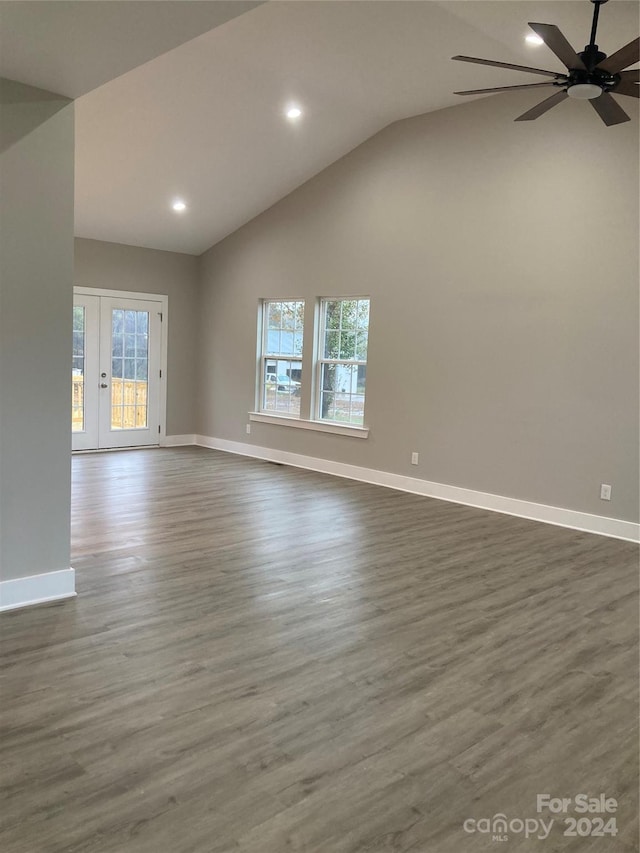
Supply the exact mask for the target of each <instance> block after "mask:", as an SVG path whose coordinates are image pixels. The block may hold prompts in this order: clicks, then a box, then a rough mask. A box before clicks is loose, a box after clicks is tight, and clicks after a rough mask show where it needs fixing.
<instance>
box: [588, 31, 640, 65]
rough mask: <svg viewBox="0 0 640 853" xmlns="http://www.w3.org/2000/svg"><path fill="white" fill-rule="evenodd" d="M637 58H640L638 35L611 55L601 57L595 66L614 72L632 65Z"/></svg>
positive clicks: (639, 38)
mask: <svg viewBox="0 0 640 853" xmlns="http://www.w3.org/2000/svg"><path fill="white" fill-rule="evenodd" d="M638 60H640V36H638V38H637V39H634V40H633V41H630V42H629V44H625V46H624V47H621V48H620V50H616V52H615V53H612V54H611V56H608V57H607V58H606V59H603V60H602V62H601V63H600V64H599V65H596V68H599V69H601V70H602V71H608V72H609V73H610V74H616V73H617V72H618V71H622V69H623V68H626V67H627V65H633V63H634V62H638Z"/></svg>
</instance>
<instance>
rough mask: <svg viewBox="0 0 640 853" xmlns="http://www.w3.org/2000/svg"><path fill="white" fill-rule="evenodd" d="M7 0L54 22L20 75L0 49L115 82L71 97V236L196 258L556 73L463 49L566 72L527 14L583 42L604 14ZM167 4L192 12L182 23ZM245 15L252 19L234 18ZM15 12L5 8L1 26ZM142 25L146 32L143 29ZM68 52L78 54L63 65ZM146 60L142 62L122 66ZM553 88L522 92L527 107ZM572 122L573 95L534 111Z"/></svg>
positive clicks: (504, 8) (575, 9) (502, 6)
mask: <svg viewBox="0 0 640 853" xmlns="http://www.w3.org/2000/svg"><path fill="white" fill-rule="evenodd" d="M6 6H20V7H25V6H27V7H34V6H39V7H41V6H44V7H47V14H46V26H45V24H44V23H42V21H40V20H39V19H38V20H36V18H37V17H38V16H37V15H31V16H30V15H28V14H26V13H21V15H22V21H21V26H24V27H25V30H26V32H25V36H26V37H28V38H29V39H31V45H30V46H31V48H33V47H34V46H37V44H38V43H40V44H43V41H42V40H43V39H45V37H46V36H47V33H49V34H50V39H49V42H50V43H49V45H48V47H47V50H46V55H44V56H43V55H42V53H41V52H40V53H37V56H36V57H35V58H34V54H33V53H32V54H31V56H28V53H29V51H28V50H25V51H22V52H21V51H20V50H19V49H18V48H16V47H14V48H13V49H12V54H11V57H10V62H11V67H12V68H13V69H14V73H13V74H11V73H7V72H6V65H5V60H4V58H3V60H2V64H0V71H1V72H2V73H3V74H4V76H9V77H13V79H20V80H21V81H22V82H27V83H31V84H32V85H37V86H41V87H43V88H48V89H54V90H56V87H58V89H57V90H58V91H61V92H62V93H63V94H69V93H72V94H76V95H77V94H78V93H79V92H82V91H87V89H88V88H91V85H92V83H91V80H93V81H94V83H95V80H98V81H99V82H102V80H103V79H104V78H105V75H106V77H109V76H111V77H116V79H112V80H111V82H108V83H106V84H105V85H100V86H99V88H96V89H94V90H93V91H89V92H88V93H87V94H84V95H82V97H79V99H78V100H77V102H76V127H77V134H76V140H77V142H76V164H77V165H76V233H77V234H78V235H79V236H82V237H92V238H95V239H99V240H107V241H113V242H119V243H128V244H133V245H139V246H148V247H153V248H161V249H170V250H173V251H179V252H188V253H193V254H200V253H201V252H203V251H204V250H206V249H207V248H208V247H209V246H211V245H212V244H214V243H216V242H217V241H219V240H221V239H222V238H223V237H225V236H226V235H227V234H229V233H231V232H232V231H234V230H235V229H237V228H238V227H240V226H241V225H242V224H244V223H245V222H247V221H248V220H250V219H251V218H253V217H254V216H256V215H257V214H258V213H260V212H261V211H263V210H265V209H266V208H267V207H269V206H270V205H272V204H274V203H275V202H276V201H278V200H279V199H280V198H282V197H283V196H284V195H286V194H287V193H289V192H291V191H292V190H293V189H295V188H296V187H297V186H299V185H300V184H301V183H303V182H304V181H306V180H308V179H309V178H310V177H312V176H313V175H314V174H316V173H317V172H319V171H320V170H322V169H323V168H325V167H326V166H327V165H329V164H330V163H332V162H333V161H335V160H336V159H338V158H339V157H341V156H342V155H343V154H345V153H347V152H348V151H349V150H351V149H352V148H354V147H355V146H356V145H358V144H359V143H361V142H362V141H363V140H365V139H366V138H368V137H369V136H371V135H372V134H374V133H376V132H377V131H378V130H380V129H381V128H383V127H384V126H385V125H387V124H389V123H390V122H393V121H396V120H397V119H400V118H405V117H408V116H412V115H417V114H420V113H424V112H428V111H431V110H436V109H441V108H443V107H448V106H451V105H454V104H459V103H461V102H463V100H464V99H463V98H461V97H459V96H455V95H453V94H452V92H453V91H454V90H456V89H469V88H479V87H483V86H493V85H495V86H499V85H512V84H517V83H528V82H541V80H542V79H543V78H540V77H533V76H530V75H526V74H521V73H519V72H514V71H506V70H502V69H495V68H486V67H481V66H473V65H469V64H467V63H458V62H451V61H450V57H451V56H453V55H454V54H456V53H462V54H469V55H472V56H481V57H486V58H491V59H499V60H504V61H507V62H516V63H520V64H525V65H534V66H537V67H541V68H548V69H551V70H559V71H562V70H563V67H562V66H561V65H560V63H559V61H558V60H556V58H555V57H554V56H553V54H551V52H550V51H549V50H548V49H547V48H546V47H544V46H542V47H540V48H530V47H528V46H526V45H525V42H524V36H525V35H526V33H527V32H529V30H528V28H527V21H538V22H546V23H555V24H557V25H558V26H559V27H560V28H561V29H562V31H563V32H564V33H565V35H566V36H567V38H568V39H569V41H570V42H571V43H572V44H573V45H574V47H575V48H576V49H578V50H580V49H582V47H583V46H584V45H585V44H586V42H587V41H588V36H589V29H590V23H591V14H592V10H593V6H592V4H591V3H589V2H587V0H568V2H549V0H542V2H527V0H516V2H514V0H510V1H509V0H492V2H484V0H470V2H465V1H464V0H444V2H436V1H435V0H418V2H404V0H376V2H373V1H372V0H369V1H367V0H360V1H359V2H357V0H356V2H351V0H340V2H326V0H320V2H317V0H308V1H307V2H279V0H272V2H269V3H265V4H263V5H256V4H252V3H241V2H235V0H234V1H233V2H214V3H210V2H202V0H200V2H195V3H194V2H189V0H182V2H166V0H163V2H154V0H136V2H125V3H121V2H84V3H83V2H80V3H78V2H75V3H73V2H71V3H67V2H45V3H33V2H31V3H21V2H18V3H15V4H14V3H9V4H7V3H3V4H1V6H0V8H2V7H6ZM75 6H81V7H83V16H84V17H83V18H82V20H81V23H78V22H79V21H80V18H77V19H76V18H74V19H73V20H74V21H75V23H74V27H75V30H74V31H75V37H74V39H75V40H74V44H76V42H77V41H78V40H80V41H81V39H80V36H81V35H82V33H84V32H86V34H87V39H88V42H87V44H91V45H92V46H91V49H89V47H88V46H87V45H85V49H83V50H79V49H78V50H76V52H75V54H74V53H73V51H70V48H69V38H68V32H67V30H66V29H65V27H66V26H69V17H68V16H69V14H70V10H69V7H75ZM105 6H106V7H111V9H113V8H115V7H118V8H119V10H120V11H119V12H118V14H117V15H115V16H114V15H113V14H111V18H110V19H109V20H110V22H111V23H110V25H109V26H107V27H106V28H105V27H104V21H105V15H106V14H107V12H108V11H109V10H108V9H107V10H104V9H101V10H100V12H99V13H98V12H96V15H95V20H94V18H93V17H92V14H91V8H92V7H96V8H97V7H105ZM253 6H255V8H252V9H250V10H249V11H246V8H248V7H253ZM125 7H126V8H125ZM133 7H136V9H135V14H133V11H134V10H133ZM163 7H182V8H183V10H184V13H183V14H182V15H181V16H178V18H177V19H172V18H171V15H169V14H167V13H164V12H162V9H163ZM194 7H195V8H194ZM230 7H233V8H230ZM638 8H639V7H638V5H637V4H636V3H635V2H626V0H613V2H611V3H609V4H607V5H606V6H604V7H603V9H602V11H601V16H600V18H601V23H600V27H599V31H598V41H599V43H600V46H601V48H603V49H604V50H605V51H606V52H607V53H609V54H610V53H613V52H614V51H615V50H617V49H618V48H619V47H621V46H622V45H623V44H626V43H627V42H629V41H630V40H631V39H632V38H633V37H634V36H636V35H637V32H638ZM56 10H59V11H56ZM235 11H241V12H242V14H238V15H237V16H236V17H233V18H232V15H233V14H234V13H235ZM161 12H162V14H160V13H161ZM74 14H75V13H74ZM58 15H59V16H60V17H59V18H58V17H57V16H58ZM120 15H122V16H123V17H119V16H120ZM65 16H66V17H65ZM5 17H6V16H5V14H4V11H3V15H2V28H3V30H4V21H5ZM19 17H20V15H18V14H17V13H16V14H14V15H13V19H12V20H15V19H17V18H19ZM231 18H232V19H231ZM65 21H66V22H67V23H66V24H65ZM118 22H119V25H118V26H116V23H118ZM142 22H144V33H143V34H142V37H141V42H142V43H140V40H139V39H137V38H133V37H132V34H133V33H134V31H135V27H136V26H138V27H140V26H142ZM94 25H99V26H98V28H97V29H95V27H94ZM16 26H17V25H15V26H14V29H13V31H12V36H14V37H15V36H16V35H18V33H17V31H16ZM210 27H215V29H210ZM101 28H102V29H101ZM207 29H210V31H208V32H204V33H203V34H202V35H197V36H196V37H193V35H194V34H195V33H196V32H203V30H207ZM189 33H190V34H189ZM138 35H139V36H140V35H141V33H140V32H138ZM171 38H173V42H172V43H171ZM185 39H190V40H189V41H185ZM5 41H6V38H5V33H4V32H3V43H4V42H5ZM181 42H184V43H181ZM175 45H180V46H175ZM171 48H173V49H171ZM94 50H95V52H96V53H95V55H96V57H98V58H99V59H96V62H95V63H94V62H92V52H93V51H94ZM163 50H164V51H167V50H168V52H164V53H162V55H159V56H157V58H155V59H152V60H151V61H146V60H147V59H149V56H150V55H153V53H154V51H155V52H156V53H158V52H161V51H163ZM22 53H24V56H23V55H22ZM58 53H60V54H61V56H62V57H63V58H66V65H65V63H64V62H61V61H59V62H57V63H56V57H57V56H58ZM138 62H143V63H145V64H142V65H138V67H134V68H133V70H129V71H127V67H128V68H131V67H132V65H135V64H136V63H138ZM125 71H126V72H127V73H124V72H125ZM18 75H19V76H18ZM29 75H30V76H29ZM117 75H120V76H117ZM96 85H97V84H96ZM63 86H64V87H66V88H64V89H63ZM545 96H546V93H545V92H544V90H542V93H541V92H540V91H535V90H533V91H527V90H524V91H523V92H522V93H521V95H519V96H518V97H519V98H520V101H519V102H518V106H517V111H516V112H515V113H514V118H515V117H516V115H517V114H518V112H519V111H524V110H525V109H527V108H528V107H529V106H531V105H533V104H535V103H537V102H538V101H539V100H542V99H543V97H545ZM496 97H500V96H499V95H498V96H496ZM291 101H297V102H299V103H300V105H301V107H302V108H303V110H304V116H303V118H302V119H300V120H299V121H298V122H297V123H295V124H292V123H291V122H289V121H287V120H286V119H285V118H284V116H283V111H284V107H285V106H286V105H287V104H288V103H289V102H291ZM620 101H621V103H622V104H623V106H624V102H625V101H627V102H629V101H630V99H629V98H620ZM520 106H521V109H520ZM586 106H587V105H585V107H586ZM562 120H563V113H562V105H561V106H559V107H558V108H557V109H556V110H554V111H553V112H552V113H549V114H548V115H547V116H545V117H543V118H541V119H539V121H553V122H558V121H562ZM594 121H598V118H597V116H596V115H595V113H594ZM526 127H527V125H526V124H525V125H523V133H525V132H526ZM622 127H624V126H620V127H614V128H610V129H609V130H608V132H610V133H616V132H624V131H621V128H622ZM175 197H181V198H184V199H185V201H186V202H187V204H188V210H187V211H186V212H185V213H183V214H180V215H177V214H175V213H174V212H173V211H172V210H171V207H170V203H171V201H172V199H173V198H175Z"/></svg>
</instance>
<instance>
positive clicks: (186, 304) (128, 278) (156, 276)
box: [74, 238, 198, 435]
mask: <svg viewBox="0 0 640 853" xmlns="http://www.w3.org/2000/svg"><path fill="white" fill-rule="evenodd" d="M74 284H76V285H78V286H81V287H98V288H105V289H108V290H133V291H139V292H141V293H159V294H164V295H167V296H168V297H169V327H168V338H169V340H168V351H167V435H184V434H193V433H194V432H195V405H196V401H197V398H198V388H197V385H196V377H195V373H196V371H195V365H196V348H195V335H194V330H195V327H196V325H197V313H198V305H197V291H198V259H197V258H195V257H193V255H181V254H177V253H175V252H162V251H159V250H157V249H141V248H137V247H135V246H123V245H120V244H118V243H102V242H100V241H98V240H84V239H79V238H76V241H75V274H74Z"/></svg>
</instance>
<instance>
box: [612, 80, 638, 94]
mask: <svg viewBox="0 0 640 853" xmlns="http://www.w3.org/2000/svg"><path fill="white" fill-rule="evenodd" d="M611 91H612V92H614V93H615V94H616V95H629V96H630V97H631V98H640V86H638V84H637V83H634V82H633V80H621V81H620V82H619V83H618V85H617V86H614V87H613V89H611Z"/></svg>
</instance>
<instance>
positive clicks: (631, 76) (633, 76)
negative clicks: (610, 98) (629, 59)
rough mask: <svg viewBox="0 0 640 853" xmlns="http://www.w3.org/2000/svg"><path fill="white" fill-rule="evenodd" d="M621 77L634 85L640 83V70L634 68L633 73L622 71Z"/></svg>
mask: <svg viewBox="0 0 640 853" xmlns="http://www.w3.org/2000/svg"><path fill="white" fill-rule="evenodd" d="M620 77H621V78H622V80H631V81H632V82H634V83H640V68H634V69H633V70H632V71H621V72H620Z"/></svg>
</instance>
